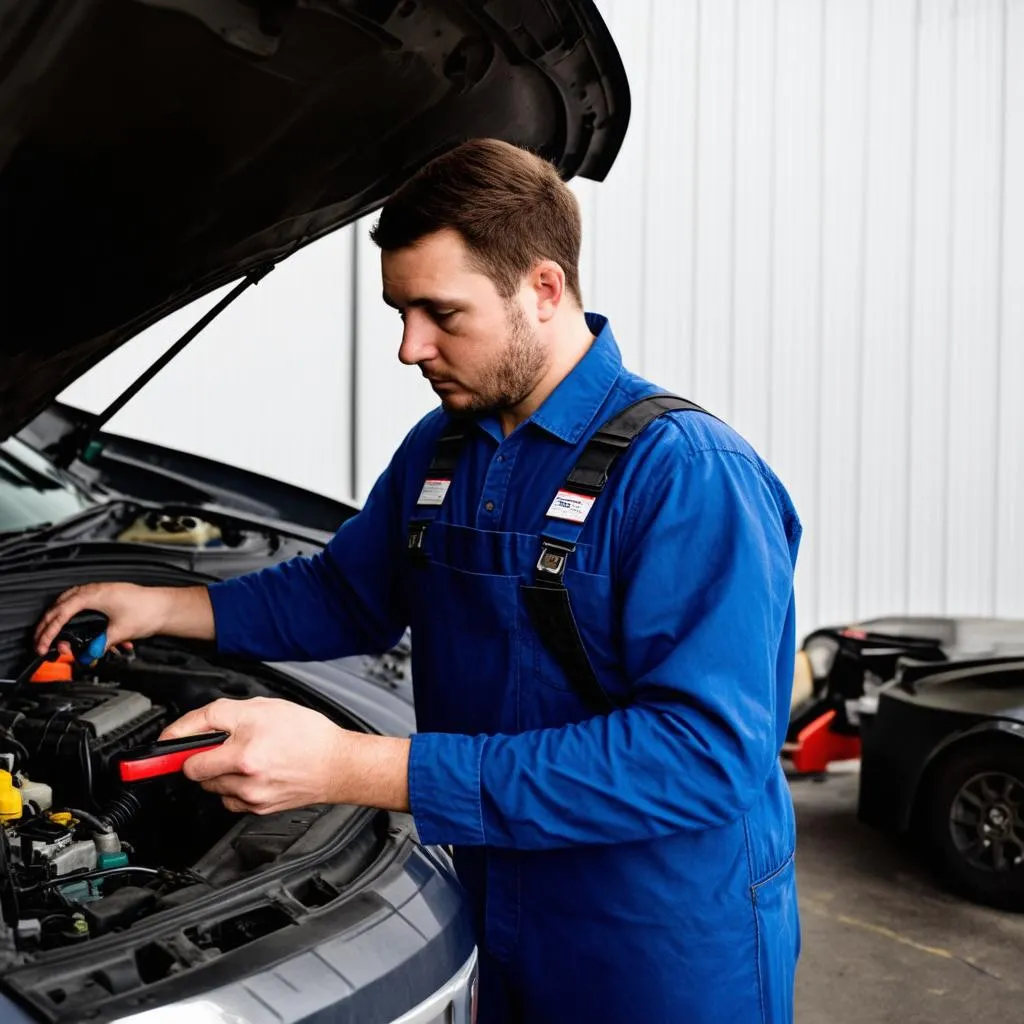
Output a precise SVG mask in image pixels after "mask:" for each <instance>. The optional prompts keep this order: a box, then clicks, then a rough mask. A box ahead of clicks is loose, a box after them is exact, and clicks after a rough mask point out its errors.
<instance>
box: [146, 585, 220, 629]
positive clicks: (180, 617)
mask: <svg viewBox="0 0 1024 1024" xmlns="http://www.w3.org/2000/svg"><path fill="white" fill-rule="evenodd" d="M160 590H161V596H162V597H163V599H164V610H163V614H162V616H161V625H160V629H159V630H158V632H160V633H163V634H164V635H166V636H180V637H186V638H188V639H190V640H215V639H216V633H217V631H216V627H215V625H214V619H213V606H212V605H211V604H210V595H209V593H208V591H207V589H206V587H205V586H203V587H161V588H160Z"/></svg>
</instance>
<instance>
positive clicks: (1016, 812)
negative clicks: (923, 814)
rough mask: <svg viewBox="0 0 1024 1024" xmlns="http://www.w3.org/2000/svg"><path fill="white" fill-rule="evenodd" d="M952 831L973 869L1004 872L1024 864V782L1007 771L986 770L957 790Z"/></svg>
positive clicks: (953, 807) (952, 806)
mask: <svg viewBox="0 0 1024 1024" xmlns="http://www.w3.org/2000/svg"><path fill="white" fill-rule="evenodd" d="M949 832H950V835H951V836H952V839H953V844H954V846H956V848H957V851H958V852H959V853H960V856H961V857H963V859H964V860H965V861H966V862H967V863H968V864H970V866H971V867H973V868H978V869H979V870H982V871H990V872H997V873H998V872H1004V871H1012V870H1013V869H1014V868H1016V867H1019V866H1020V865H1021V864H1024V782H1021V781H1020V779H1018V778H1017V777H1016V776H1013V775H1009V774H1007V773H1006V772H984V773H982V774H980V775H975V776H974V777H973V778H970V779H968V780H967V781H966V782H965V783H964V784H963V785H962V786H961V787H960V789H959V790H958V791H957V794H956V796H955V797H954V798H953V803H952V805H951V807H950V811H949Z"/></svg>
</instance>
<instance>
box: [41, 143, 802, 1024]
mask: <svg viewBox="0 0 1024 1024" xmlns="http://www.w3.org/2000/svg"><path fill="white" fill-rule="evenodd" d="M373 238H374V240H375V241H376V243H377V244H378V246H379V247H380V249H381V266H382V276H383V290H384V301H385V302H386V303H387V304H388V305H390V306H392V307H393V308H394V309H395V310H396V312H397V313H398V315H399V316H400V317H401V320H402V324H403V328H402V331H403V333H402V341H401V347H400V349H399V358H400V360H401V361H402V362H403V363H405V364H407V365H409V366H417V367H419V369H420V371H421V372H422V373H423V375H424V376H425V377H426V378H427V380H428V381H429V382H430V384H431V386H432V387H433V389H434V391H435V392H436V394H437V395H438V396H439V398H440V402H441V405H440V408H438V409H437V410H435V411H434V412H432V413H430V414H429V415H428V416H426V417H425V418H424V419H422V420H421V421H420V422H419V423H418V424H417V425H416V426H415V427H413V429H412V431H411V432H410V433H409V434H408V436H407V437H406V439H405V441H404V442H403V443H402V445H401V446H400V448H399V449H398V451H397V452H396V453H395V455H394V457H393V458H392V460H391V463H390V465H388V467H387V468H386V470H385V471H384V473H383V474H382V475H381V477H380V478H379V480H378V481H377V483H376V485H375V486H374V488H373V490H372V492H371V494H370V496H369V498H368V499H367V501H366V504H365V507H364V508H363V510H362V511H361V512H360V513H359V514H358V515H356V516H355V517H354V518H352V519H350V520H349V521H347V522H346V523H345V524H344V525H343V526H342V527H341V528H340V529H339V530H338V532H337V534H336V535H335V536H334V537H333V539H332V540H331V541H330V543H329V544H328V545H327V547H326V548H325V549H324V550H323V552H321V553H319V554H316V555H314V556H312V557H303V558H297V559H293V560H292V561H289V562H286V563H283V564H280V565H277V566H274V567H272V568H268V569H264V570H262V571H260V572H256V573H252V574H249V575H246V576H242V577H239V578H236V579H231V580H227V581H225V582H219V583H214V584H212V585H210V586H209V587H208V588H207V587H202V588H143V587H138V586H133V585H129V584H123V583H119V584H107V583H104V584H91V585H87V586H82V587H76V588H73V589H72V590H70V591H68V592H66V593H65V594H63V595H61V597H60V598H58V600H57V601H56V603H55V604H54V605H53V607H52V608H51V609H50V610H49V611H48V612H47V613H46V615H45V616H44V617H43V619H42V620H41V622H40V624H39V626H38V628H37V633H36V636H37V642H38V645H39V649H40V651H42V650H44V649H45V648H46V647H47V646H48V644H49V643H50V642H51V640H52V639H53V638H54V637H55V636H56V633H57V631H58V630H59V629H60V627H61V626H62V624H63V623H64V622H66V621H67V620H68V619H69V618H70V617H71V616H72V615H73V614H74V613H76V612H78V611H79V610H81V609H84V608H94V609H97V610H100V611H103V612H105V613H106V614H107V615H108V616H109V617H110V625H109V630H108V635H107V639H108V643H109V644H111V645H113V644H118V643H121V642H123V641H126V640H128V639H130V638H139V637H145V636H150V635H153V634H164V635H173V636H179V637H193V638H200V639H205V640H214V639H215V640H216V642H217V645H218V647H219V649H220V650H222V651H225V652H231V653H234V654H239V655H245V656H248V657H252V658H259V659H264V660H267V661H289V660H299V659H318V660H319V659H330V658H337V657H341V656H345V655H354V654H357V653H368V652H382V651H385V650H387V649H388V648H390V647H391V646H392V645H394V644H395V643H396V642H397V641H398V640H399V639H400V637H401V635H402V633H403V631H404V630H405V629H406V627H407V626H411V629H412V636H413V643H412V650H413V673H414V680H415V682H414V686H415V704H416V714H417V727H418V731H417V733H416V734H415V735H414V736H413V737H412V738H411V739H409V738H395V737H379V736H368V735H363V734H358V733H354V732H349V731H346V730H344V729H342V728H340V727H339V726H337V725H334V724H333V723H331V722H330V721H328V720H327V719H326V718H325V717H323V716H321V715H319V714H318V713H316V712H314V711H312V710H310V709H307V708H303V707H300V706H298V705H295V704H292V703H289V702H287V701H281V700H268V699H263V698H257V699H252V700H238V701H231V700H219V701H216V702H214V703H212V704H210V705H208V706H206V707H204V708H200V709H198V710H195V711H192V712H190V713H188V714H186V715H184V716H183V717H182V718H180V719H179V720H178V721H177V722H175V723H173V724H172V725H170V726H169V727H168V728H167V729H166V730H165V731H164V733H163V738H170V737H180V736H184V735H190V734H196V733H203V732H209V731H212V730H225V731H227V732H229V733H230V734H231V735H230V738H229V739H228V741H227V742H225V743H224V744H223V745H222V746H221V747H219V748H218V749H216V750H213V751H210V752H208V753H202V754H198V755H196V756H194V757H192V758H190V759H189V760H188V762H187V763H186V767H185V772H186V774H187V775H188V776H189V777H190V778H191V779H194V780H197V781H198V782H200V783H201V784H202V785H203V787H204V788H206V789H207V790H209V791H211V792H213V793H217V794H220V795H221V797H222V798H223V801H224V804H225V805H226V806H227V807H228V808H229V809H231V810H233V811H250V812H254V813H257V814H260V813H269V812H273V811H278V810H283V809H287V808H292V807H300V806H303V805H307V804H312V803H318V802H332V801H333V802H340V803H350V804H361V805H367V806H374V807H380V808H384V809H388V810H394V811H410V810H411V813H412V815H413V818H414V820H415V823H416V826H417V829H418V831H419V836H420V838H421V840H422V841H423V842H424V843H426V844H451V845H453V846H454V847H455V858H456V866H457V870H458V873H459V876H460V879H461V880H462V882H463V883H464V884H465V886H466V889H467V891H468V894H469V898H470V902H471V907H472V909H473V913H474V919H475V922H476V927H477V930H478V932H477V934H478V941H479V947H480V954H481V978H480V994H481V1009H480V1020H481V1021H485V1022H488V1024H494V1022H499V1021H500V1022H504V1021H513V1020H525V1021H531V1022H533V1021H549V1020H550V1021H556V1020H557V1021H566V1020H589V1021H614V1022H618V1021H643V1022H645V1024H650V1022H661V1021H664V1022H672V1024H678V1022H687V1024H702V1022H709V1024H710V1022H714V1024H723V1022H729V1024H737V1022H743V1024H745V1022H754V1021H757V1022H782V1021H790V1020H791V1019H792V1012H793V1011H792V998H793V981H794V973H795V965H796V960H797V955H798V952H799V945H800V935H799V923H798V915H797V902H796V888H795V880H794V866H793V857H794V845H795V827H794V818H793V809H792V804H791V801H790V797H789V793H788V790H787V786H786V782H785V779H784V777H783V774H782V771H781V769H780V766H779V761H778V754H779V751H780V748H781V745H782V742H783V739H784V737H785V732H786V724H787V718H788V713H789V694H790V686H791V680H792V670H793V661H794V652H795V647H796V637H795V622H794V600H793V569H794V564H795V560H796V553H797V548H798V545H799V539H800V532H801V527H800V524H799V520H798V518H797V515H796V513H795V511H794V509H793V506H792V504H791V502H790V500H789V497H788V496H787V494H786V492H785V490H784V489H783V487H782V485H781V484H780V483H779V481H778V479H777V478H776V477H775V475H774V474H773V473H772V472H771V470H770V469H769V468H768V467H767V466H766V465H765V463H764V462H763V461H762V460H761V459H760V458H759V457H758V455H757V454H756V453H755V452H754V451H753V450H752V449H751V447H750V446H749V445H748V444H747V443H746V442H745V441H744V440H742V439H741V438H740V437H739V436H738V435H737V434H736V433H735V432H733V431H732V430H731V429H730V428H729V427H727V426H725V425H724V424H723V423H721V422H720V421H718V420H717V419H715V418H714V417H713V416H711V415H709V414H707V413H705V412H703V411H702V410H697V409H695V408H688V407H685V405H683V404H682V403H680V407H678V408H674V409H672V410H670V411H663V414H661V415H657V416H654V418H653V419H651V420H650V422H649V423H647V424H646V425H645V426H644V427H643V429H639V427H638V426H637V425H636V424H635V423H634V424H633V425H632V426H631V427H628V429H625V434H626V435H628V434H630V433H632V434H635V435H636V436H635V440H633V442H632V444H631V445H629V447H628V450H625V451H624V453H623V454H619V452H620V451H622V450H623V449H624V448H625V447H626V446H625V445H624V444H621V443H619V444H616V443H615V438H614V437H613V438H612V439H611V440H610V441H609V440H608V439H607V437H606V439H605V442H604V443H603V444H602V443H596V444H593V445H590V446H589V447H588V445H587V442H588V439H590V438H591V436H592V435H594V434H595V432H596V431H598V429H599V428H601V427H602V425H603V424H605V423H606V422H607V421H608V420H609V419H611V418H612V417H613V416H614V415H615V414H617V413H619V412H621V411H623V410H624V409H626V408H627V407H631V406H634V404H635V403H637V402H638V400H640V399H643V398H645V397H647V396H650V395H652V394H654V393H657V392H659V389H658V388H656V387H654V385H652V384H650V383H648V382H646V381H644V380H642V379H641V378H640V377H638V376H636V375H634V374H632V373H630V372H629V371H627V370H626V369H624V368H623V365H622V360H621V356H620V353H619V349H618V347H617V345H616V342H615V339H614V337H613V335H612V330H611V327H610V325H609V324H608V321H607V320H606V319H604V318H603V317H601V316H597V315H593V314H589V313H587V314H585V313H584V312H583V306H582V302H581V295H580V284H579V270H578V259H579V251H580V239H581V224H580V214H579V208H578V205H577V202H576V199H575V197H574V195H573V193H572V191H571V190H570V189H569V187H568V186H567V185H566V184H565V183H564V182H563V181H562V179H561V178H560V177H559V175H558V173H557V172H556V171H555V169H554V168H553V167H552V166H551V165H550V164H548V163H546V162H545V161H544V160H542V159H540V158H539V157H537V156H535V155H532V154H530V153H528V152H526V151H524V150H521V149H517V148H515V147H512V146H509V145H507V144H505V143H501V142H496V141H493V140H475V141H472V142H469V143H466V144H464V145H462V146H460V147H458V148H456V149H454V150H452V151H451V152H449V153H447V154H446V155H442V156H440V157H438V158H436V159H435V160H433V161H432V162H431V163H430V164H428V165H427V166H425V167H424V168H423V169H422V170H421V171H420V172H419V173H417V174H416V175H415V176H414V177H413V178H412V179H411V180H410V181H408V182H407V183H406V184H405V185H404V186H403V187H401V188H400V189H399V190H398V191H397V192H396V193H395V194H394V195H393V196H392V197H391V198H390V199H389V201H388V202H387V203H386V205H385V206H384V208H383V210H382V212H381V215H380V218H379V221H378V223H377V225H376V227H375V228H374V231H373ZM680 314H681V315H685V310H681V311H680ZM636 408H638V409H639V408H640V406H636ZM619 433H620V434H622V433H623V428H622V423H621V421H620V423H619ZM609 452H612V453H614V454H616V455H619V458H618V461H617V463H616V464H615V465H614V468H613V469H612V470H610V471H609V473H608V477H609V479H608V481H607V485H606V486H605V487H604V489H603V491H600V487H599V486H598V488H597V490H598V491H600V493H597V494H596V495H595V493H594V489H593V488H592V489H591V491H590V493H589V494H588V493H587V488H586V487H582V488H580V489H579V490H573V485H572V482H571V481H570V482H569V483H567V478H569V476H570V474H572V473H573V471H574V467H577V466H578V465H583V464H584V463H587V460H588V459H590V460H591V464H590V470H591V472H590V479H591V482H593V477H594V474H593V472H592V470H593V468H594V464H593V459H595V458H596V459H597V462H598V464H599V465H598V470H599V471H598V476H600V464H603V465H605V466H607V463H608V461H609V456H608V453H609ZM581 459H582V460H583V462H582V463H581ZM602 460H604V462H603V463H602ZM576 476H579V474H576ZM582 476H583V477H587V469H586V466H585V465H584V469H583V474H582ZM538 593H540V595H541V596H540V598H539V600H538V603H537V604H534V603H533V602H534V601H535V599H537V595H538ZM564 594H568V596H569V599H570V602H571V612H572V614H571V615H569V616H568V619H567V618H566V616H565V609H564V608H563V609H562V610H561V611H559V609H558V608H554V606H552V605H551V604H550V603H545V602H546V601H547V600H548V599H551V598H552V595H554V597H553V600H554V602H555V604H556V605H557V604H558V603H559V602H560V601H561V598H562V596H563V595H564ZM577 640H578V641H579V643H577ZM580 646H582V652H583V655H584V656H583V657H582V658H581V657H580V654H581V651H580ZM588 672H589V679H588V678H587V676H588Z"/></svg>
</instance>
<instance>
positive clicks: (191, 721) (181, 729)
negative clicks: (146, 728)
mask: <svg viewBox="0 0 1024 1024" xmlns="http://www.w3.org/2000/svg"><path fill="white" fill-rule="evenodd" d="M217 703H218V702H217V701H214V702H213V704H207V705H206V706H205V707H201V708H196V709H195V710H194V711H189V712H188V713H187V714H184V715H182V716H181V718H178V719H176V720H175V721H173V722H171V724H170V725H169V726H167V728H166V729H164V731H163V732H162V733H160V735H159V736H158V737H157V738H158V739H161V740H176V739H180V738H181V737H182V736H197V735H198V734H199V733H203V732H219V731H220V730H222V729H225V728H226V726H224V725H223V724H221V725H217V724H215V723H214V719H217V712H216V710H214V709H215V708H216V706H217ZM218 721H219V719H218ZM228 731H230V729H229V730H228Z"/></svg>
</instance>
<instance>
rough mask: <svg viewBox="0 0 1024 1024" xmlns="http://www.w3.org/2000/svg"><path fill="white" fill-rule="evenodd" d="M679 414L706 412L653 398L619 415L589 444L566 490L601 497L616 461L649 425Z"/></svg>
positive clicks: (672, 398)
mask: <svg viewBox="0 0 1024 1024" xmlns="http://www.w3.org/2000/svg"><path fill="white" fill-rule="evenodd" d="M676 410H685V411H687V412H704V410H703V409H702V408H701V407H700V406H699V405H695V404H694V403H693V402H690V401H687V399H685V398H678V397H677V396H676V395H651V396H650V397H648V398H641V399H640V400H639V401H638V402H634V403H633V404H632V405H628V406H626V408H625V409H623V410H622V412H618V413H616V414H615V415H614V416H613V417H612V418H611V419H610V420H609V421H608V422H607V423H605V425H604V426H603V427H600V428H599V429H598V430H597V431H596V432H595V433H594V435H593V436H592V437H591V438H590V440H589V441H588V442H587V446H586V447H585V448H584V449H583V452H582V453H581V454H580V457H579V461H577V463H576V465H575V466H574V467H573V471H572V472H571V473H570V474H569V476H568V477H567V478H566V481H565V489H566V490H567V491H575V492H579V493H582V494H588V495H592V496H594V497H597V495H599V494H600V493H601V491H603V490H604V486H605V484H606V483H608V474H609V473H610V472H611V469H612V466H614V465H615V462H616V460H617V459H618V458H619V456H620V455H622V453H623V452H624V451H625V450H626V449H627V448H628V447H629V446H630V445H631V444H632V443H633V441H634V440H635V439H636V438H637V436H638V435H639V434H641V433H643V430H644V428H645V427H646V426H647V424H648V423H650V422H651V420H655V419H657V418H658V417H659V416H662V415H664V414H665V413H666V412H674V411H676Z"/></svg>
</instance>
